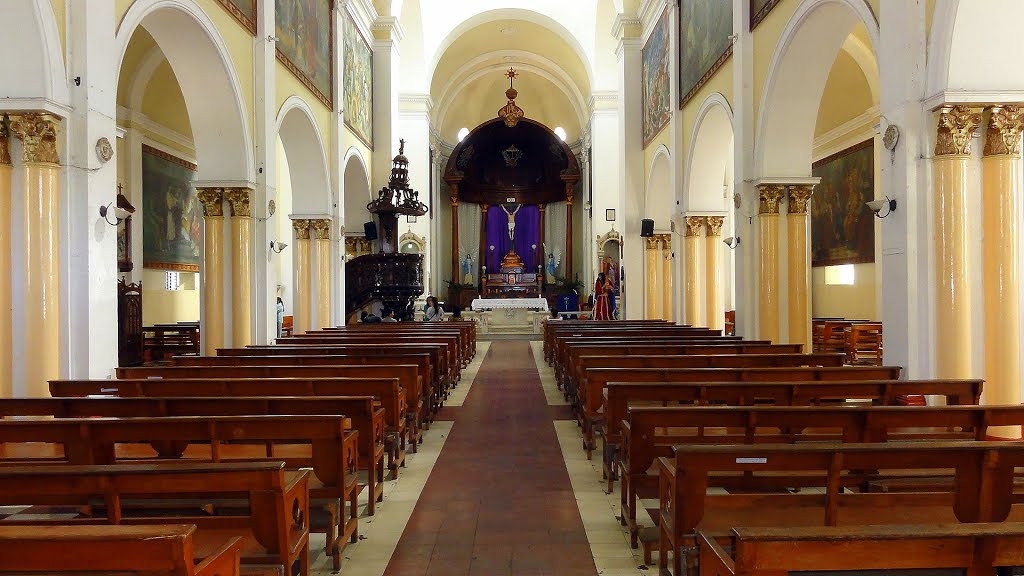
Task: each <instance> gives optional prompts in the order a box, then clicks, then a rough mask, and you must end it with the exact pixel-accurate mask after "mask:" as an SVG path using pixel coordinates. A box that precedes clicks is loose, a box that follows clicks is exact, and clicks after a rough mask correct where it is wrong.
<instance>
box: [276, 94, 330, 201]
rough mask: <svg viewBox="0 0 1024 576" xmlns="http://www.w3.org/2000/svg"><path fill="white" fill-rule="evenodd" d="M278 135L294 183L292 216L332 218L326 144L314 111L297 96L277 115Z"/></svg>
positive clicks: (285, 103)
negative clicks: (305, 215)
mask: <svg viewBox="0 0 1024 576" xmlns="http://www.w3.org/2000/svg"><path fill="white" fill-rule="evenodd" d="M277 135H278V137H279V138H280V139H281V143H282V144H283V145H284V148H285V151H286V154H285V155H286V157H287V158H288V167H289V171H290V173H291V183H292V212H294V213H295V214H329V213H330V212H331V204H332V202H331V182H330V176H329V175H328V170H327V153H326V152H325V151H324V141H323V138H322V137H321V135H320V132H319V131H318V130H317V128H316V122H315V121H314V120H313V110H312V109H310V107H309V104H307V103H306V101H305V100H303V99H302V98H299V97H298V96H289V97H288V99H287V100H285V101H284V104H282V105H281V110H280V111H279V112H278V114H277Z"/></svg>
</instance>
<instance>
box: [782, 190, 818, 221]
mask: <svg viewBox="0 0 1024 576" xmlns="http://www.w3.org/2000/svg"><path fill="white" fill-rule="evenodd" d="M787 191H788V193H789V213H790V214H806V213H807V203H808V202H809V201H810V200H811V195H812V194H814V184H796V185H793V186H789V187H788V188H787Z"/></svg>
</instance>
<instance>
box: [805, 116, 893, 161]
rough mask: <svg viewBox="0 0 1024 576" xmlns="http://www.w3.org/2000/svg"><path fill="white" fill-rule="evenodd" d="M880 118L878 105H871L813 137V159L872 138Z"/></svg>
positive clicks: (829, 154)
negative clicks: (860, 112) (858, 113)
mask: <svg viewBox="0 0 1024 576" xmlns="http://www.w3.org/2000/svg"><path fill="white" fill-rule="evenodd" d="M879 120H880V116H879V112H878V107H877V106H872V107H871V108H868V109H867V110H865V111H864V112H863V113H862V114H860V115H858V116H855V117H853V118H851V119H849V120H847V121H846V122H843V123H842V124H840V125H839V126H836V127H835V128H833V129H831V130H829V131H828V132H825V133H824V134H822V135H821V136H818V137H816V138H815V139H814V145H813V147H812V149H813V152H812V156H813V158H814V161H818V160H820V159H822V158H827V157H829V156H831V155H833V154H835V153H836V152H842V151H843V150H846V149H847V148H849V147H850V146H853V145H854V144H858V143H860V142H863V141H864V140H867V139H868V138H873V137H874V136H875V135H876V134H877V132H878V130H877V126H878V123H879Z"/></svg>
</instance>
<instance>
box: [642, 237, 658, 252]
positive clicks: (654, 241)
mask: <svg viewBox="0 0 1024 576" xmlns="http://www.w3.org/2000/svg"><path fill="white" fill-rule="evenodd" d="M644 245H645V247H646V248H647V249H648V250H657V249H658V237H657V236H648V237H647V238H644Z"/></svg>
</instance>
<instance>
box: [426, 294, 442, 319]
mask: <svg viewBox="0 0 1024 576" xmlns="http://www.w3.org/2000/svg"><path fill="white" fill-rule="evenodd" d="M423 320H424V321H426V322H440V321H441V320H444V308H441V305H440V304H438V303H437V298H434V297H433V296H427V306H426V308H424V309H423Z"/></svg>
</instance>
